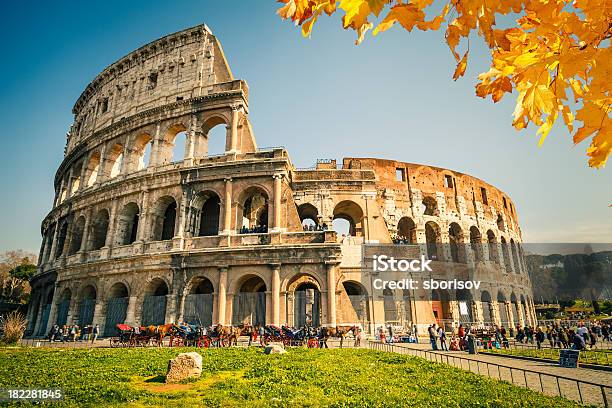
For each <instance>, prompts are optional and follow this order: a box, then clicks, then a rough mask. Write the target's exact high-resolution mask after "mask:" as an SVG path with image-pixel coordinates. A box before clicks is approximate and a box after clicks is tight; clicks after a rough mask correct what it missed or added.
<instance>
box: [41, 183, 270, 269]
mask: <svg viewBox="0 0 612 408" xmlns="http://www.w3.org/2000/svg"><path fill="white" fill-rule="evenodd" d="M269 201H270V200H269V197H268V193H267V192H266V190H264V189H263V188H260V187H255V186H253V187H248V188H246V189H244V190H243V191H242V192H241V193H240V194H239V196H238V204H237V215H238V217H237V220H236V229H237V230H238V231H239V232H253V231H257V232H267V230H268V224H269V211H268V208H269V205H270V202H269ZM223 205H224V203H223V202H222V201H221V198H220V197H219V195H218V194H217V193H216V192H214V191H210V190H205V191H201V192H199V193H197V194H195V195H194V197H193V199H191V200H190V201H189V203H188V205H187V207H188V211H187V212H186V217H187V219H186V221H185V231H186V234H187V235H188V236H193V237H199V236H213V235H218V234H219V231H222V230H223V225H221V214H222V206H223ZM180 222H182V220H181V218H180V211H179V205H178V203H177V200H176V199H175V198H174V197H173V196H170V195H166V196H162V197H160V198H158V199H157V200H156V201H155V203H154V204H153V205H152V206H151V207H150V209H149V211H148V213H147V214H142V211H141V208H140V206H139V205H138V203H136V202H128V203H127V204H125V205H124V206H123V207H122V208H120V209H119V210H118V211H117V214H116V216H114V217H112V214H111V211H110V210H109V209H107V208H102V209H99V210H97V211H96V212H95V213H94V214H93V215H92V216H91V219H90V220H89V223H88V220H87V217H86V216H85V215H79V216H78V217H77V218H76V220H72V219H70V217H64V218H62V219H60V220H59V221H58V222H57V223H54V224H52V225H51V226H50V227H49V228H48V229H47V230H46V231H45V233H44V237H43V247H42V257H41V259H42V260H43V263H45V262H48V261H49V260H52V259H57V258H59V257H61V256H62V255H67V256H71V255H74V254H76V253H77V252H79V251H92V250H99V249H101V248H103V247H109V246H122V245H131V244H133V243H134V242H136V241H143V242H144V241H167V240H171V239H172V238H173V237H175V236H176V235H177V233H178V231H179V223H180ZM113 226H114V229H113ZM58 228H59V230H58V231H57V233H56V229H58ZM54 237H55V241H54Z"/></svg>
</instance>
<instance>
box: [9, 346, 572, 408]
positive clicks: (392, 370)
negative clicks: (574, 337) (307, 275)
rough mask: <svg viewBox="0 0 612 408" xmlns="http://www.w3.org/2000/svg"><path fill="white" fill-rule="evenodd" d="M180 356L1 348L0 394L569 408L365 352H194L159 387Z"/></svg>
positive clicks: (148, 402) (118, 402)
mask: <svg viewBox="0 0 612 408" xmlns="http://www.w3.org/2000/svg"><path fill="white" fill-rule="evenodd" d="M184 351H188V350H187V349H176V348H174V349H169V348H162V349H154V348H149V349H92V350H86V349H51V350H50V349H46V350H45V349H32V348H16V349H9V348H2V349H0V388H6V387H47V388H52V387H63V388H64V390H65V393H66V398H65V400H64V401H63V402H61V403H58V404H57V406H122V407H124V406H128V407H130V406H132V407H145V406H165V407H167V406H176V407H179V406H193V407H201V406H205V407H215V406H228V407H233V406H235V407H246V406H279V407H281V406H282V407H285V406H335V407H353V406H354V407H362V406H369V407H399V406H414V407H436V408H439V407H445V408H446V407H468V406H469V407H473V406H479V407H530V408H532V407H554V408H562V407H569V406H575V404H574V403H572V402H570V401H568V400H565V399H561V398H551V397H546V396H543V395H541V394H539V393H536V392H533V391H530V390H527V389H524V388H520V387H515V386H512V385H510V384H509V383H506V382H498V381H494V380H490V379H488V378H484V377H481V376H478V375H476V374H473V373H470V372H466V371H463V370H459V369H456V368H452V367H448V366H445V365H442V364H437V363H432V362H428V361H426V360H423V359H420V358H416V357H410V356H405V355H398V354H393V353H385V352H378V351H372V350H364V349H343V350H342V349H330V350H312V349H310V350H306V349H291V350H289V352H288V353H286V354H283V355H278V354H277V355H270V356H267V355H265V354H263V351H262V350H261V349H256V348H250V349H246V348H231V349H210V350H199V351H200V353H201V354H202V356H203V368H204V370H203V374H202V377H201V378H200V379H198V380H195V381H188V382H185V383H182V384H173V385H165V384H164V383H163V380H164V378H163V376H164V375H165V373H166V367H167V363H168V360H169V359H170V358H172V357H175V356H176V355H178V354H179V353H180V352H184ZM189 351H192V350H189ZM0 405H1V403H0ZM16 406H17V405H16ZM19 406H24V404H20V405H19Z"/></svg>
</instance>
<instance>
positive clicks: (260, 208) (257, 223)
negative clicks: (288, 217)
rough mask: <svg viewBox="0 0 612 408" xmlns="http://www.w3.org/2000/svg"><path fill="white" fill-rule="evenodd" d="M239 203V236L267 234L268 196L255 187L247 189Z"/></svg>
mask: <svg viewBox="0 0 612 408" xmlns="http://www.w3.org/2000/svg"><path fill="white" fill-rule="evenodd" d="M241 197H242V199H241V200H240V201H239V202H240V204H239V206H240V209H239V210H240V212H239V214H240V213H241V214H242V223H241V224H242V225H241V228H240V233H241V234H253V233H266V232H268V195H267V194H266V192H265V191H263V190H262V189H260V188H257V187H251V188H248V189H247V190H246V191H244V192H243V193H242V194H241Z"/></svg>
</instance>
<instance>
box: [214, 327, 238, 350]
mask: <svg viewBox="0 0 612 408" xmlns="http://www.w3.org/2000/svg"><path fill="white" fill-rule="evenodd" d="M212 333H213V337H217V339H218V342H219V347H223V346H229V345H231V344H230V342H231V340H232V336H233V335H234V334H233V333H234V328H233V327H232V326H223V325H220V324H218V325H216V326H215V327H214V328H213V329H212Z"/></svg>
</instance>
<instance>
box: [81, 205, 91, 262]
mask: <svg viewBox="0 0 612 408" xmlns="http://www.w3.org/2000/svg"><path fill="white" fill-rule="evenodd" d="M92 216H93V214H92V213H91V210H90V211H88V212H87V214H86V215H85V224H84V225H83V236H82V237H81V247H80V248H79V252H85V251H87V250H88V249H89V227H90V225H91V217H92Z"/></svg>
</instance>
